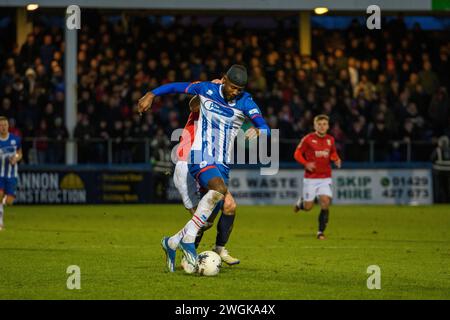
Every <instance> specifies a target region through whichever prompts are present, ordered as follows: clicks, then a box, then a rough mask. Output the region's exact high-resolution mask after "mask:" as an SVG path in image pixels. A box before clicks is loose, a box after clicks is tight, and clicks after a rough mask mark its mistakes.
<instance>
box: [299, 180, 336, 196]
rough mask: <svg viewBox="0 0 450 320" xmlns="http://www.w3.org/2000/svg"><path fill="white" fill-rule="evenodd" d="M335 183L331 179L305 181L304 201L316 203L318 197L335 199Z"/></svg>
mask: <svg viewBox="0 0 450 320" xmlns="http://www.w3.org/2000/svg"><path fill="white" fill-rule="evenodd" d="M332 183H333V181H332V180H331V178H325V179H310V178H304V179H303V200H304V201H314V199H315V198H316V197H318V196H328V197H330V198H333V191H332V188H331V185H332Z"/></svg>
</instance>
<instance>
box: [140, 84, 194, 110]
mask: <svg viewBox="0 0 450 320" xmlns="http://www.w3.org/2000/svg"><path fill="white" fill-rule="evenodd" d="M198 84H199V83H198V82H197V83H191V82H172V83H168V84H164V85H162V86H160V87H158V88H155V89H153V90H152V91H150V92H147V93H146V94H145V95H144V96H143V97H142V98H140V99H139V101H138V112H139V113H142V112H145V111H147V110H148V109H150V108H151V106H152V103H153V99H155V97H158V96H163V95H166V94H171V93H187V94H198V93H200V92H199V86H198Z"/></svg>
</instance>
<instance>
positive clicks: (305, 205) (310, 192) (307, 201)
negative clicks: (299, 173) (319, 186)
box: [294, 179, 316, 213]
mask: <svg viewBox="0 0 450 320" xmlns="http://www.w3.org/2000/svg"><path fill="white" fill-rule="evenodd" d="M315 197H316V187H315V185H314V180H311V179H303V193H302V197H301V198H299V199H298V200H297V202H296V203H295V205H294V212H295V213H297V212H299V211H300V210H303V211H309V210H311V209H312V207H313V206H314V199H315Z"/></svg>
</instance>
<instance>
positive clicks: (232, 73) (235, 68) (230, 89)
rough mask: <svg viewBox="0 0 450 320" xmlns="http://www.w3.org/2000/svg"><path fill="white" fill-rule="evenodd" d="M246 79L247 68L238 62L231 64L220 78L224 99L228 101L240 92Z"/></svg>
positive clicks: (245, 83)
mask: <svg viewBox="0 0 450 320" xmlns="http://www.w3.org/2000/svg"><path fill="white" fill-rule="evenodd" d="M247 80H248V77H247V69H246V68H245V67H244V66H241V65H239V64H234V65H232V66H231V68H230V69H228V71H227V73H226V74H225V76H224V77H223V79H222V83H223V95H224V96H225V99H226V100H227V101H230V100H233V99H236V97H237V96H239V95H240V94H242V92H243V91H244V88H245V86H246V85H247Z"/></svg>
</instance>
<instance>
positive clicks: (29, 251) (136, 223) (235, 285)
mask: <svg viewBox="0 0 450 320" xmlns="http://www.w3.org/2000/svg"><path fill="white" fill-rule="evenodd" d="M317 210H318V209H317V208H315V209H314V210H313V212H310V213H301V214H297V215H296V214H293V213H292V211H291V208H290V207H283V206H261V207H256V206H253V207H250V206H241V207H240V208H239V211H238V213H237V214H238V215H237V218H236V221H235V227H234V230H233V234H232V237H231V240H230V242H229V245H228V248H229V250H230V252H231V253H232V254H233V255H235V256H237V257H239V258H240V259H241V264H240V265H238V266H234V267H228V266H225V267H223V268H222V270H221V272H220V274H219V275H218V276H217V277H200V276H193V275H188V274H185V273H184V271H182V270H181V269H178V271H177V272H176V273H174V274H169V273H166V272H165V264H164V261H163V252H162V250H161V248H160V239H161V238H162V236H163V235H169V234H172V233H174V232H176V231H178V229H180V228H181V227H182V226H183V225H184V223H185V222H186V221H187V219H188V217H189V216H188V214H187V213H186V212H185V211H184V209H182V207H181V205H167V206H156V205H133V206H125V205H117V206H100V205H99V206H28V207H26V206H17V207H11V208H7V211H6V216H5V224H6V230H4V231H2V232H0V299H450V206H424V207H394V206H364V207H363V206H335V207H332V209H331V213H330V223H329V226H328V229H327V236H328V240H325V241H319V240H316V239H315V231H316V226H317ZM215 233H216V232H215V229H211V230H210V231H208V232H207V234H206V235H205V237H204V239H203V243H202V245H201V247H200V250H201V251H203V250H209V249H210V248H211V246H212V244H213V243H214V239H215ZM69 265H78V266H79V267H80V268H81V290H68V289H67V288H66V281H67V277H68V276H69V275H68V274H66V269H67V267H68V266H69ZM370 265H378V266H379V267H380V268H381V290H368V289H367V286H366V281H367V278H368V277H369V274H367V267H368V266H370Z"/></svg>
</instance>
